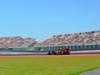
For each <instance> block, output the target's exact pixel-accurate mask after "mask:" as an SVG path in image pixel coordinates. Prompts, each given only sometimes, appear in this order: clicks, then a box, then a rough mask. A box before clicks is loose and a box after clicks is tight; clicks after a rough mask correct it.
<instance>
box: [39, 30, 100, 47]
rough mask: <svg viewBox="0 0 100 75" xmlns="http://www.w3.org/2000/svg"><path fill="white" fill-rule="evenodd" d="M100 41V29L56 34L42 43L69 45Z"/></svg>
mask: <svg viewBox="0 0 100 75" xmlns="http://www.w3.org/2000/svg"><path fill="white" fill-rule="evenodd" d="M98 42H100V31H91V32H85V33H75V34H64V35H54V36H53V37H52V38H49V39H47V40H46V41H43V42H42V43H41V45H69V44H79V43H98Z"/></svg>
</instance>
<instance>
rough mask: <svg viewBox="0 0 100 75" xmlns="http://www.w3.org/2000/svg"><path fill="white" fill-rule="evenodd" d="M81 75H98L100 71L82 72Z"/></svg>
mask: <svg viewBox="0 0 100 75" xmlns="http://www.w3.org/2000/svg"><path fill="white" fill-rule="evenodd" d="M81 75H100V69H96V70H92V71H88V72H84V73H82V74H81Z"/></svg>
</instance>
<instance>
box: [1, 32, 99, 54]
mask: <svg viewBox="0 0 100 75" xmlns="http://www.w3.org/2000/svg"><path fill="white" fill-rule="evenodd" d="M21 39H22V38H19V37H17V40H21ZM22 40H23V39H22ZM30 40H31V41H32V39H28V40H27V41H30ZM31 41H30V44H27V45H26V46H24V47H23V44H21V46H22V47H17V46H18V43H17V46H16V45H14V46H13V47H9V48H1V50H0V51H2V52H0V54H1V55H2V54H3V55H5V54H6V55H7V54H8V55H9V54H10V55H47V54H48V52H49V51H57V50H59V48H68V49H69V50H70V54H100V31H91V32H85V33H75V34H64V35H55V36H53V37H52V38H49V39H47V40H45V41H43V42H41V43H36V42H35V41H33V42H31ZM25 42H26V40H25ZM2 47H4V46H2ZM3 52H7V53H3Z"/></svg>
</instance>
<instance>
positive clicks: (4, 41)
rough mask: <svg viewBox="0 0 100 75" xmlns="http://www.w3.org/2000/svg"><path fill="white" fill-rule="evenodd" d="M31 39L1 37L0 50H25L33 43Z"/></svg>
mask: <svg viewBox="0 0 100 75" xmlns="http://www.w3.org/2000/svg"><path fill="white" fill-rule="evenodd" d="M34 40H35V39H33V38H22V37H20V36H17V37H1V38H0V48H25V47H28V46H29V45H30V44H31V43H33V41H34Z"/></svg>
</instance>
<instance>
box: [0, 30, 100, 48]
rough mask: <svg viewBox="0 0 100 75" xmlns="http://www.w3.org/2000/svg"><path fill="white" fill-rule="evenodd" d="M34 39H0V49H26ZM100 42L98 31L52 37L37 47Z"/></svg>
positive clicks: (99, 32)
mask: <svg viewBox="0 0 100 75" xmlns="http://www.w3.org/2000/svg"><path fill="white" fill-rule="evenodd" d="M34 42H35V39H34V38H22V37H20V36H18V37H1V38H0V48H26V47H28V46H29V47H30V46H31V45H32V46H33V44H34ZM98 42H100V31H91V32H85V33H75V34H64V35H54V36H53V37H52V38H49V39H47V40H45V41H43V42H42V43H40V44H39V43H38V45H45V46H46V45H69V44H71V45H72V44H80V43H98Z"/></svg>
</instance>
